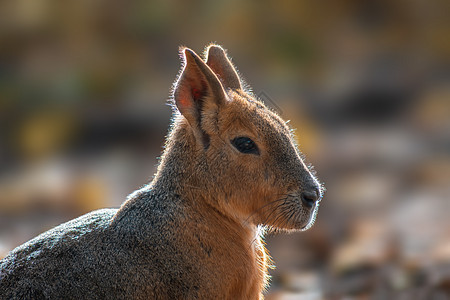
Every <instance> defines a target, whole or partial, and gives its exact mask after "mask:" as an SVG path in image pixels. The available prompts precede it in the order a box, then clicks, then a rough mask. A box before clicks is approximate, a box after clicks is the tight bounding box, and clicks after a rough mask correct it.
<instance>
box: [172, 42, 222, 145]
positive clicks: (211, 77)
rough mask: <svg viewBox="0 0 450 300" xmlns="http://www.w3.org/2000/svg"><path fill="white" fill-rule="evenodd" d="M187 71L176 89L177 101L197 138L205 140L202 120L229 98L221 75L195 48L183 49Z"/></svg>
mask: <svg viewBox="0 0 450 300" xmlns="http://www.w3.org/2000/svg"><path fill="white" fill-rule="evenodd" d="M181 53H182V55H183V60H184V68H183V71H182V72H181V75H180V76H179V78H178V80H177V82H176V83H175V88H174V93H173V96H174V100H175V104H176V106H177V108H178V110H179V111H180V113H181V114H182V115H183V116H184V117H185V118H186V119H187V120H188V122H189V124H190V125H191V127H192V128H193V130H194V133H195V134H196V136H197V137H201V138H202V139H203V140H204V139H205V128H202V125H203V124H202V123H204V122H202V121H205V119H206V118H208V116H211V115H214V112H217V110H218V109H219V107H220V106H222V105H223V104H225V102H226V101H227V96H226V94H225V91H224V89H223V87H222V84H221V83H220V81H219V79H218V78H217V76H216V75H215V74H214V72H213V71H212V70H211V69H210V68H209V67H208V66H207V65H206V63H205V62H204V61H203V60H202V59H201V58H200V57H199V56H198V55H197V54H196V53H195V52H194V51H192V50H191V49H189V48H182V49H181Z"/></svg>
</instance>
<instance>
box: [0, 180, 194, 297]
mask: <svg viewBox="0 0 450 300" xmlns="http://www.w3.org/2000/svg"><path fill="white" fill-rule="evenodd" d="M179 201H180V199H178V198H177V197H176V196H171V195H155V193H154V192H153V191H152V190H150V189H144V190H141V191H140V192H139V193H135V194H134V196H133V197H132V198H130V199H129V201H128V202H127V205H125V206H124V207H122V208H121V209H120V210H117V209H102V210H97V211H94V212H91V213H88V214H86V215H83V216H81V217H79V218H77V219H75V220H72V221H69V222H67V223H64V224H62V225H59V226H57V227H55V228H53V229H51V230H49V231H47V232H45V233H43V234H41V235H39V236H38V237H36V238H34V239H32V240H30V241H29V242H27V243H25V244H23V245H22V246H19V247H17V248H16V249H14V250H13V251H11V253H10V254H9V255H8V256H7V257H5V259H3V260H2V261H1V263H0V299H54V298H64V299H87V298H89V299H105V298H106V299H110V298H114V299H129V298H131V297H132V298H133V299H148V297H152V298H156V299H173V298H179V299H181V298H186V299H187V298H196V295H197V293H198V292H197V290H196V289H198V286H197V285H196V284H195V282H193V281H192V278H196V276H193V273H195V272H196V270H195V263H192V262H190V261H189V260H188V259H186V257H188V256H189V253H188V252H186V251H182V248H183V247H184V245H183V241H182V239H180V234H178V231H179V228H180V226H182V225H181V224H180V220H182V219H183V217H182V215H183V213H182V212H181V211H180V205H179ZM30 261H32V263H31V264H30ZM180 270H185V271H186V272H180ZM173 287H177V288H176V289H173Z"/></svg>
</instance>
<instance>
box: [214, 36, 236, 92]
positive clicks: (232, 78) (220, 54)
mask: <svg viewBox="0 0 450 300" xmlns="http://www.w3.org/2000/svg"><path fill="white" fill-rule="evenodd" d="M206 57H207V60H206V64H207V65H208V66H209V67H210V68H211V69H212V70H213V71H214V73H215V74H216V75H217V76H218V77H219V79H220V81H221V82H222V84H223V86H224V87H225V88H230V89H235V90H237V89H242V86H241V80H240V79H239V75H238V74H237V72H236V69H235V68H234V67H233V64H232V63H231V61H230V60H229V59H228V57H227V54H226V53H225V50H224V49H223V48H222V47H220V46H219V45H210V46H209V47H208V48H207V54H206Z"/></svg>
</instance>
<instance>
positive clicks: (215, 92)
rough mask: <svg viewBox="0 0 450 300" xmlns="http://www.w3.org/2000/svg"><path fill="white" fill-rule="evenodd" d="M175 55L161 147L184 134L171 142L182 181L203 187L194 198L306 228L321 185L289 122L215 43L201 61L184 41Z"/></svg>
mask: <svg viewBox="0 0 450 300" xmlns="http://www.w3.org/2000/svg"><path fill="white" fill-rule="evenodd" d="M181 55H182V59H183V62H184V66H183V68H182V71H181V73H180V75H179V77H178V80H177V81H176V82H175V85H174V90H173V100H174V108H175V111H176V115H175V117H174V124H173V131H172V134H171V137H169V140H168V143H167V148H174V147H176V146H175V144H174V143H175V142H174V141H173V140H176V139H182V140H183V141H182V142H178V145H183V147H184V148H183V149H184V150H183V153H184V154H185V155H187V157H186V156H185V157H184V159H185V160H189V163H184V166H183V169H184V171H185V172H186V173H188V174H186V175H187V176H185V177H189V182H185V185H186V186H187V187H188V188H189V187H195V188H197V189H201V190H202V191H203V193H204V195H205V196H204V197H201V198H202V199H199V200H198V201H209V203H208V204H210V205H214V206H215V207H216V208H217V209H219V210H220V211H221V212H222V213H224V214H226V215H227V216H229V217H232V218H234V219H237V220H240V221H241V222H244V223H248V224H253V225H263V226H267V227H269V228H272V229H280V230H304V229H307V228H309V227H310V226H311V225H312V223H313V222H314V219H315V215H316V213H317V210H318V206H319V201H320V199H321V196H322V187H321V185H320V184H319V183H318V181H317V179H316V178H315V177H314V175H313V174H312V172H311V170H310V168H308V167H307V166H306V165H305V163H304V161H303V159H302V155H301V153H300V151H299V150H298V148H297V146H296V143H295V141H294V137H293V134H292V131H291V129H290V128H289V126H288V125H287V124H286V122H285V121H284V120H283V119H281V118H280V117H279V116H278V115H277V114H276V113H274V112H273V111H271V110H270V109H269V108H267V107H266V106H265V105H264V104H263V103H262V102H260V101H259V100H258V99H256V98H255V97H254V96H253V95H252V94H251V93H249V92H246V91H245V90H244V89H243V87H242V85H243V84H242V80H241V79H240V77H239V75H238V73H237V71H236V69H235V68H234V66H233V65H232V63H231V62H230V60H229V58H228V57H227V55H226V53H225V51H224V49H222V48H221V47H220V46H218V45H210V46H209V47H208V48H207V49H206V53H205V60H203V59H202V58H200V57H199V56H198V55H197V54H196V53H195V52H193V51H192V50H190V49H188V48H182V49H181ZM175 132H177V133H175ZM168 150H169V149H166V152H167V151H168ZM187 153H189V154H187ZM163 163H164V157H163V162H162V164H163Z"/></svg>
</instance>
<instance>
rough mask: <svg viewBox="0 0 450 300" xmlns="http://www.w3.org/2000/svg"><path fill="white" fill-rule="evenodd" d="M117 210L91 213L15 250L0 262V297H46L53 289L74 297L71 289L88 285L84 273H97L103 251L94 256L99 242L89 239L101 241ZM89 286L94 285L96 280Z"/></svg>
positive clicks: (68, 296) (63, 294)
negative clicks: (84, 282) (0, 295)
mask: <svg viewBox="0 0 450 300" xmlns="http://www.w3.org/2000/svg"><path fill="white" fill-rule="evenodd" d="M116 211H117V210H115V209H102V210H97V211H94V212H91V213H89V214H86V215H84V216H81V217H79V218H77V219H75V220H72V221H69V222H67V223H64V224H61V225H59V226H57V227H55V228H53V229H51V230H49V231H47V232H45V233H43V234H41V235H39V236H38V237H36V238H34V239H32V240H30V241H29V242H27V243H25V244H23V245H21V246H19V247H17V248H16V249H14V250H13V251H12V252H11V253H10V254H9V255H8V256H7V257H6V258H5V259H3V260H2V261H1V263H0V291H2V292H1V293H7V294H2V299H16V298H17V299H26V298H28V299H30V298H31V299H41V298H43V299H45V298H48V297H51V295H52V294H53V293H56V292H58V294H59V295H61V296H63V297H66V298H72V297H76V294H74V293H73V292H74V290H76V289H77V286H83V288H84V289H86V288H89V286H86V285H84V284H82V281H84V280H86V277H87V276H86V275H87V274H89V273H91V274H93V273H95V272H96V270H95V268H96V266H97V265H98V263H99V261H101V260H103V259H105V254H106V253H102V252H101V251H98V253H97V255H95V256H93V255H92V253H93V252H94V251H95V250H97V249H95V248H98V247H101V246H102V245H100V244H98V243H90V241H98V240H101V236H102V235H106V231H108V230H109V224H110V222H111V219H112V217H113V216H114V214H115V213H116ZM30 261H32V263H31V264H30V263H29V262H30ZM91 280H95V276H92V278H91ZM44 282H45V284H43V283H44ZM90 287H92V288H94V287H95V281H93V282H92V285H90ZM85 292H86V291H85ZM1 293H0V294H1Z"/></svg>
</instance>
